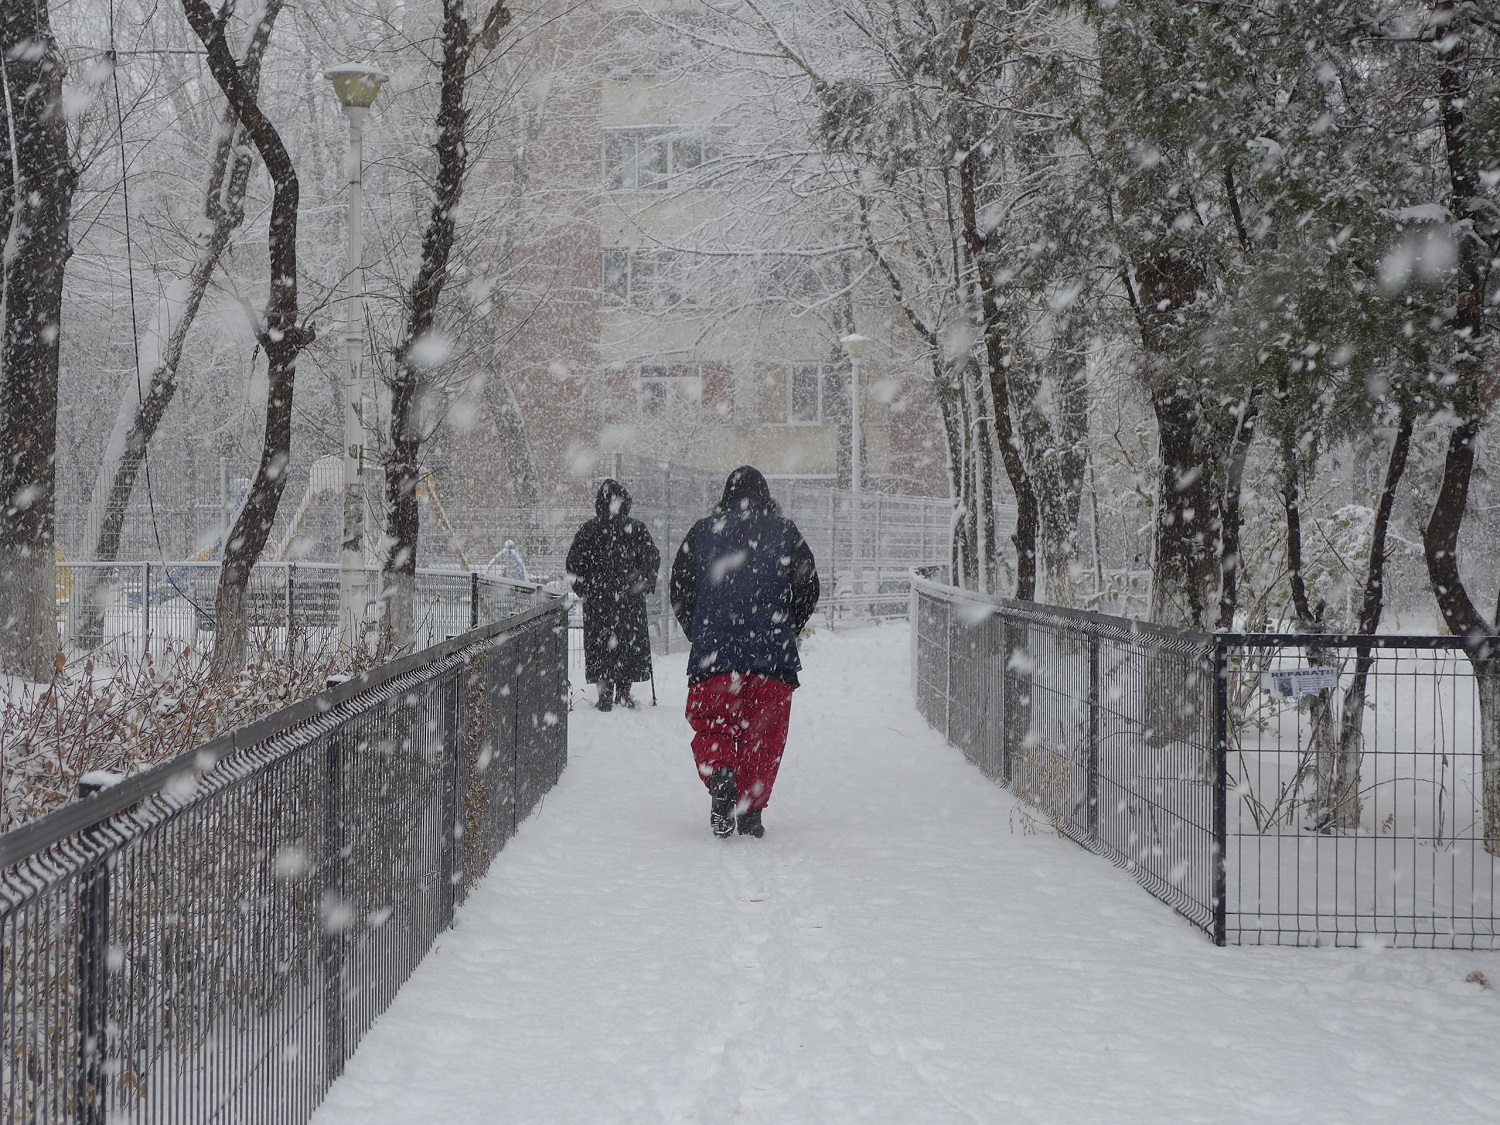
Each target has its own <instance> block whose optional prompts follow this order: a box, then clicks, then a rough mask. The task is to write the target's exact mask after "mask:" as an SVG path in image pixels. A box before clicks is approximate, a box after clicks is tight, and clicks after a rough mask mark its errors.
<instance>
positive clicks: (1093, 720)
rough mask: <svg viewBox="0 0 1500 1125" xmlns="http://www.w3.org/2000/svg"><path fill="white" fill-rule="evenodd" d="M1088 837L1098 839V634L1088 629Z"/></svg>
mask: <svg viewBox="0 0 1500 1125" xmlns="http://www.w3.org/2000/svg"><path fill="white" fill-rule="evenodd" d="M1089 839H1091V840H1098V839H1099V634H1098V633H1096V632H1094V631H1093V630H1090V631H1089Z"/></svg>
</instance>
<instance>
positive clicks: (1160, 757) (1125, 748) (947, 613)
mask: <svg viewBox="0 0 1500 1125" xmlns="http://www.w3.org/2000/svg"><path fill="white" fill-rule="evenodd" d="M911 597H912V602H913V606H912V620H913V622H914V627H913V630H912V637H913V660H912V679H913V689H914V693H915V696H916V699H917V704H918V707H919V709H920V710H921V712H922V714H923V715H924V717H926V718H927V720H928V722H930V723H931V724H932V725H933V726H934V727H936V728H937V729H939V730H941V731H943V732H944V734H945V735H946V736H947V738H948V740H949V742H951V743H952V744H953V745H955V746H957V747H959V748H960V749H962V750H963V751H964V753H965V754H966V755H967V756H968V757H969V758H970V759H971V760H972V761H974V762H975V763H976V764H977V765H978V766H979V767H980V768H981V769H982V770H984V772H985V773H986V774H988V775H989V776H990V777H992V778H993V779H994V780H996V781H997V782H999V783H1001V784H1003V785H1007V786H1009V787H1010V788H1011V789H1012V790H1013V791H1014V792H1015V793H1016V794H1017V796H1019V797H1021V798H1022V799H1023V800H1024V801H1025V802H1027V804H1028V805H1029V806H1030V807H1031V808H1033V809H1035V810H1037V811H1038V812H1040V813H1041V814H1042V816H1043V818H1045V820H1046V821H1049V822H1050V823H1051V825H1052V826H1054V827H1055V828H1056V830H1057V831H1058V832H1060V833H1061V834H1063V835H1065V836H1068V837H1069V838H1071V839H1073V840H1076V841H1077V842H1079V843H1081V844H1082V845H1084V846H1085V847H1087V848H1089V849H1091V850H1093V851H1096V852H1099V853H1100V854H1102V855H1105V856H1107V857H1109V858H1110V859H1111V860H1113V861H1114V862H1115V863H1117V864H1119V865H1120V866H1122V867H1124V868H1126V869H1127V870H1129V871H1130V872H1131V874H1132V875H1133V876H1134V877H1135V878H1136V879H1137V880H1138V881H1139V882H1140V883H1141V884H1142V885H1143V886H1144V887H1146V889H1147V890H1149V891H1150V892H1151V893H1152V894H1153V895H1155V896H1156V897H1157V898H1160V899H1161V900H1162V901H1164V902H1166V903H1168V904H1169V905H1170V906H1172V907H1173V908H1174V909H1175V910H1177V911H1178V912H1179V913H1181V914H1182V915H1183V916H1184V917H1186V918H1187V919H1188V920H1189V921H1191V922H1192V923H1193V924H1194V925H1196V926H1198V927H1199V928H1200V929H1202V930H1203V931H1204V932H1205V933H1207V934H1208V935H1210V936H1211V937H1212V938H1213V939H1214V940H1215V941H1216V942H1218V943H1219V944H1277V945H1356V944H1361V943H1367V942H1373V943H1381V944H1390V945H1401V946H1420V947H1429V948H1461V949H1496V948H1500V917H1497V914H1496V909H1495V908H1496V902H1497V895H1496V879H1497V876H1500V870H1497V860H1496V855H1497V854H1500V767H1497V766H1496V765H1495V764H1494V763H1495V762H1496V761H1497V760H1500V746H1496V745H1495V744H1494V739H1495V733H1491V735H1490V736H1489V737H1490V741H1489V743H1488V744H1487V743H1486V739H1485V737H1484V735H1483V734H1482V731H1483V730H1484V728H1485V722H1486V715H1487V714H1489V715H1494V714H1495V712H1496V711H1500V684H1495V683H1491V682H1489V681H1493V680H1495V679H1496V677H1495V676H1494V675H1493V674H1492V675H1491V676H1489V677H1488V678H1486V677H1476V675H1475V674H1474V670H1473V665H1472V664H1471V662H1470V660H1469V657H1468V655H1467V654H1466V652H1465V648H1466V642H1465V641H1463V640H1460V639H1457V638H1453V637H1411V636H1400V637H1394V636H1387V637H1373V638H1370V637H1331V636H1325V637H1309V636H1287V635H1256V634H1214V635H1209V634H1198V633H1192V632H1187V631H1181V630H1173V629H1166V628H1163V627H1160V626H1155V625H1150V624H1147V623H1143V622H1138V621H1129V620H1125V619H1123V618H1112V617H1105V616H1102V615H1098V614H1092V613H1083V612H1078V611H1073V610H1066V609H1059V608H1056V607H1051V606H1042V605H1036V604H1032V603H1022V602H1015V601H1010V600H1003V601H997V600H995V599H992V598H986V597H983V596H981V595H976V594H972V593H968V592H965V591H961V590H957V589H955V588H953V587H950V586H945V585H941V584H939V583H937V582H933V581H931V580H929V579H926V578H923V577H920V576H918V577H915V578H914V579H913V581H912V593H911ZM1486 691H1488V692H1489V693H1490V698H1489V700H1488V702H1487V703H1485V702H1482V700H1481V696H1483V695H1484V693H1485V692H1486ZM1488 721H1489V725H1490V727H1491V729H1492V732H1500V719H1497V718H1494V717H1492V718H1490V719H1489V720H1488ZM1487 772H1488V774H1489V775H1490V776H1489V777H1488V781H1487V778H1486V774H1487ZM1487 784H1488V791H1487ZM1487 817H1488V823H1489V825H1490V827H1489V828H1488V830H1487V829H1486V822H1487V820H1486V818H1487ZM1487 837H1488V839H1487Z"/></svg>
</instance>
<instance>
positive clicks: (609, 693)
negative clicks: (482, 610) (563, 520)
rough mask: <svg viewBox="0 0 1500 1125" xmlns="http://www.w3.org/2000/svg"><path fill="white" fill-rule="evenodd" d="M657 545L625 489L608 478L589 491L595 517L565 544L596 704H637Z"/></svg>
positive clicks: (646, 661) (646, 671) (647, 667)
mask: <svg viewBox="0 0 1500 1125" xmlns="http://www.w3.org/2000/svg"><path fill="white" fill-rule="evenodd" d="M660 565H661V553H660V552H659V551H658V550H657V549H656V543H655V542H654V541H653V540H652V538H651V532H649V531H648V530H646V525H645V524H643V523H642V522H641V521H640V520H636V519H631V518H630V493H628V492H626V491H625V486H624V485H622V484H621V483H620V482H619V481H616V480H606V481H605V482H604V483H603V484H601V485H600V486H599V494H598V495H597V496H596V497H595V498H594V518H593V519H591V520H589V522H588V523H586V524H584V525H583V526H582V527H580V528H579V529H578V534H577V535H575V536H574V537H573V545H572V547H570V548H569V549H568V562H567V570H568V580H569V581H570V582H572V584H573V589H574V590H575V591H576V592H577V594H578V596H579V597H580V598H582V599H583V664H584V676H585V678H586V679H587V680H588V682H589V683H591V684H598V685H599V702H598V703H597V704H596V706H597V707H598V708H599V710H601V711H608V710H610V709H611V708H612V707H613V706H614V705H615V704H616V703H619V704H621V705H623V706H625V707H634V706H635V700H633V699H632V698H631V696H630V685H631V684H633V683H637V682H639V681H641V680H649V679H650V678H651V638H650V635H649V634H648V633H647V630H646V595H648V594H651V593H654V592H655V591H656V572H657V568H658V567H660Z"/></svg>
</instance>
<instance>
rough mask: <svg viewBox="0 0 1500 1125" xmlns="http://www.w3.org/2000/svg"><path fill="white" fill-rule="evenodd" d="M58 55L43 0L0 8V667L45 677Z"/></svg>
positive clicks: (56, 307) (64, 197)
mask: <svg viewBox="0 0 1500 1125" xmlns="http://www.w3.org/2000/svg"><path fill="white" fill-rule="evenodd" d="M66 74H67V63H66V61H65V59H64V57H63V53H62V49H61V48H60V47H59V45H58V43H57V39H56V37H55V36H54V35H53V33H52V27H51V22H50V17H49V12H48V7H47V3H46V0H7V2H6V3H5V4H4V5H0V79H3V82H0V87H3V88H0V95H3V96H0V103H3V104H0V128H3V130H4V135H5V140H6V151H5V153H4V160H3V163H4V168H3V170H0V232H3V236H4V239H5V256H4V264H3V272H0V278H3V281H0V284H3V293H0V305H3V310H4V311H3V321H4V323H3V326H0V331H3V338H0V573H3V574H4V575H5V580H4V581H3V582H0V671H4V672H6V673H8V674H11V675H19V676H25V677H27V678H28V679H32V680H47V679H49V678H50V677H51V676H52V674H53V671H54V660H55V659H56V656H57V651H58V643H57V589H56V558H55V554H54V552H55V549H56V548H55V546H54V541H53V533H54V523H53V521H54V512H55V504H56V470H55V467H54V461H55V456H56V452H57V374H58V371H57V368H58V346H59V342H60V338H61V327H62V287H63V271H64V269H65V267H66V264H67V261H68V255H69V247H68V224H69V218H70V215H71V211H72V204H73V190H74V187H75V186H76V184H77V182H78V173H77V170H76V169H75V168H74V166H73V162H72V157H71V154H70V152H69V150H68V126H67V119H66V117H65V115H64V112H63V79H64V78H65V76H66Z"/></svg>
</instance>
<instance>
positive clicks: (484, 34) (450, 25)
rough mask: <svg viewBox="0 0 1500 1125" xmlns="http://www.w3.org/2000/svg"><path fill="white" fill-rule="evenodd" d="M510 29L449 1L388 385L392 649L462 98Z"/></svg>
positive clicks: (409, 586)
mask: <svg viewBox="0 0 1500 1125" xmlns="http://www.w3.org/2000/svg"><path fill="white" fill-rule="evenodd" d="M509 22H510V13H509V11H508V10H507V9H506V7H505V0H496V3H495V4H494V6H493V7H492V8H491V9H490V11H489V14H488V15H487V16H486V17H485V20H484V23H483V24H482V25H481V26H480V28H479V30H478V32H475V31H474V30H473V29H472V28H471V27H470V25H469V21H468V19H467V18H466V17H465V15H464V3H463V0H443V27H442V32H441V36H442V49H443V54H442V63H441V67H440V78H439V95H438V96H439V103H438V116H437V135H436V137H435V138H434V140H433V153H434V155H435V156H436V158H437V175H436V180H435V183H434V185H433V190H432V207H431V210H430V211H429V213H428V218H427V228H426V230H425V231H424V233H423V235H422V262H421V265H420V266H419V267H418V270H417V276H416V278H415V279H414V280H413V281H412V283H411V288H410V289H409V290H408V292H407V294H406V300H407V310H406V323H405V326H404V328H403V330H402V333H401V336H400V338H399V340H398V341H397V344H396V349H395V365H394V371H393V372H392V374H391V378H390V393H391V421H390V427H391V441H390V448H389V450H388V452H387V453H386V457H385V493H386V521H387V522H386V535H387V539H388V542H389V546H388V553H387V555H386V557H385V559H384V560H383V562H382V567H383V570H384V574H385V582H386V587H385V589H386V594H385V596H386V613H387V619H386V620H387V627H388V629H389V631H390V635H391V638H392V640H393V642H394V643H395V644H396V645H398V646H400V647H405V646H407V645H409V644H410V643H411V639H412V628H413V614H412V601H413V597H414V594H415V590H416V576H417V533H418V530H419V518H420V516H419V511H418V504H417V483H418V481H419V480H420V468H419V464H418V458H419V455H420V452H421V448H422V441H423V436H424V435H423V433H422V429H421V425H420V420H419V418H418V409H419V407H420V405H421V401H422V393H423V391H424V389H425V387H426V383H427V378H428V372H429V370H430V369H431V368H432V367H433V366H434V357H432V356H430V355H427V354H425V352H426V350H427V347H428V346H430V344H431V343H432V340H431V338H432V335H433V333H434V330H435V329H436V327H437V316H438V309H439V305H440V302H441V301H442V296H443V289H444V287H445V286H446V285H447V283H448V273H449V259H450V257H451V256H452V253H453V243H454V239H455V236H456V234H457V230H458V207H459V203H460V201H461V200H462V198H463V191H464V174H465V171H466V170H467V168H468V149H467V144H466V142H467V134H468V122H469V113H468V109H467V108H466V107H465V106H464V91H465V85H466V83H467V81H468V76H469V66H470V63H471V61H472V59H473V57H474V52H475V50H476V48H478V47H479V46H481V45H484V46H488V47H493V46H495V44H496V43H497V42H498V37H499V35H500V33H501V30H502V29H503V28H504V27H505V26H506V24H508V23H509Z"/></svg>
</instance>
